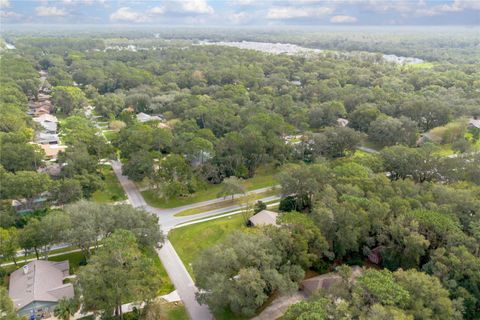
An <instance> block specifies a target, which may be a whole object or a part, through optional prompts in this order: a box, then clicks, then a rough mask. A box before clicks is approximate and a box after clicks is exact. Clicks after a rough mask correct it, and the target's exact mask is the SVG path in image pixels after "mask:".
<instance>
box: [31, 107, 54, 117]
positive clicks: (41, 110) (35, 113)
mask: <svg viewBox="0 0 480 320" xmlns="http://www.w3.org/2000/svg"><path fill="white" fill-rule="evenodd" d="M32 111H33V116H35V117H38V116H41V115H44V114H47V113H50V110H49V109H47V108H45V107H40V108H36V109H33V110H32Z"/></svg>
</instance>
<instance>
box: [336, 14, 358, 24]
mask: <svg viewBox="0 0 480 320" xmlns="http://www.w3.org/2000/svg"><path fill="white" fill-rule="evenodd" d="M330 22H331V23H355V22H357V18H356V17H352V16H343V15H339V16H333V17H331V18H330Z"/></svg>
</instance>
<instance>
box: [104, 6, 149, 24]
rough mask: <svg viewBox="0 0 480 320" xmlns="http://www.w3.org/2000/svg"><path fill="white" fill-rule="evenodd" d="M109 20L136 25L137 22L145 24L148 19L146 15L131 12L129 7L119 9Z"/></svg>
mask: <svg viewBox="0 0 480 320" xmlns="http://www.w3.org/2000/svg"><path fill="white" fill-rule="evenodd" d="M110 20H111V21H124V22H137V23H138V22H147V21H148V20H149V18H148V16H147V15H145V14H143V13H139V12H136V11H133V10H132V9H130V8H129V7H121V8H119V9H118V10H117V11H115V12H114V13H112V14H111V15H110Z"/></svg>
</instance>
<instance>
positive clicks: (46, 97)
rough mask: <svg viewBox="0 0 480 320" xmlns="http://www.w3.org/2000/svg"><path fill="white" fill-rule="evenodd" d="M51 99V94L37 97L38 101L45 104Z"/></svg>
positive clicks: (40, 94) (42, 94)
mask: <svg viewBox="0 0 480 320" xmlns="http://www.w3.org/2000/svg"><path fill="white" fill-rule="evenodd" d="M51 97H52V96H51V95H49V94H45V93H39V94H38V96H37V101H39V102H44V101H47V100H50V98H51Z"/></svg>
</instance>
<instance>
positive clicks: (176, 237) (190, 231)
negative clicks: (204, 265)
mask: <svg viewBox="0 0 480 320" xmlns="http://www.w3.org/2000/svg"><path fill="white" fill-rule="evenodd" d="M245 228H247V227H246V226H245V221H244V218H243V216H242V214H237V215H233V216H229V217H225V218H219V219H216V220H211V221H206V222H202V223H198V224H194V225H191V226H186V227H182V228H178V229H173V230H172V231H170V233H169V236H168V238H169V239H170V242H171V243H172V245H173V246H174V248H175V250H176V251H177V253H178V255H179V256H180V259H182V261H183V263H184V265H185V267H186V268H187V270H188V272H189V273H190V275H191V276H192V277H193V272H192V267H191V265H190V264H191V263H192V262H193V261H194V260H195V259H196V258H197V257H198V256H199V254H200V252H201V251H202V250H203V249H206V248H209V247H212V246H214V245H215V244H217V243H219V242H221V241H222V240H223V239H225V237H226V236H227V235H229V234H231V233H232V232H233V231H235V230H242V229H245Z"/></svg>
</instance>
